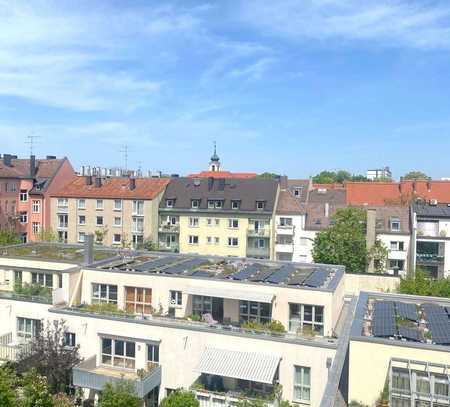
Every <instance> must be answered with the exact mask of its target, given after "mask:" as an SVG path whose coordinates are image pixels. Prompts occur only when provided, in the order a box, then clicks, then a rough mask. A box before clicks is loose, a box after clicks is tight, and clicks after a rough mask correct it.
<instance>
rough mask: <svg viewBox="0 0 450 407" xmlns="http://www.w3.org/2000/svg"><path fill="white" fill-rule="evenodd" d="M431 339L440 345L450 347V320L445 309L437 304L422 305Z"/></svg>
mask: <svg viewBox="0 0 450 407" xmlns="http://www.w3.org/2000/svg"><path fill="white" fill-rule="evenodd" d="M422 309H423V311H424V313H425V316H426V319H427V323H428V328H429V329H430V331H431V338H432V340H433V342H434V343H436V344H438V345H450V320H449V318H448V314H447V312H446V309H445V308H444V307H441V306H440V305H437V304H422Z"/></svg>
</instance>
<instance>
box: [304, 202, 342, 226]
mask: <svg viewBox="0 0 450 407" xmlns="http://www.w3.org/2000/svg"><path fill="white" fill-rule="evenodd" d="M346 206H347V205H345V204H340V203H328V202H320V203H319V202H315V203H308V204H306V221H305V229H306V230H322V229H326V228H328V227H329V226H330V225H331V224H332V219H331V218H332V216H333V215H334V214H335V213H336V211H337V210H338V209H341V208H345V207H346Z"/></svg>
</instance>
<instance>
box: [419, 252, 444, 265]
mask: <svg viewBox="0 0 450 407" xmlns="http://www.w3.org/2000/svg"><path fill="white" fill-rule="evenodd" d="M416 256H417V261H418V262H423V263H443V262H444V258H445V256H444V255H442V254H437V253H417V255H416Z"/></svg>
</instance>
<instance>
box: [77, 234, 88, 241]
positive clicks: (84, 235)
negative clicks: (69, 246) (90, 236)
mask: <svg viewBox="0 0 450 407" xmlns="http://www.w3.org/2000/svg"><path fill="white" fill-rule="evenodd" d="M85 240H86V233H84V232H78V242H80V243H83V242H84V241H85Z"/></svg>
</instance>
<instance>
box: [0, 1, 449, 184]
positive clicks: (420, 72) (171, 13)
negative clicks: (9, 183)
mask: <svg viewBox="0 0 450 407" xmlns="http://www.w3.org/2000/svg"><path fill="white" fill-rule="evenodd" d="M0 27H1V29H0V153H12V154H18V155H20V156H25V155H28V154H29V145H28V144H26V141H27V140H28V139H27V137H28V136H35V146H34V152H35V154H37V155H38V156H45V155H47V154H49V155H57V156H67V157H69V158H70V160H71V162H72V163H73V165H74V167H76V168H78V167H79V166H80V165H96V166H109V167H111V166H124V154H123V153H122V152H121V151H122V150H123V146H124V145H127V148H128V150H129V153H128V167H130V168H138V167H141V168H142V169H145V170H147V169H148V170H162V171H164V172H167V173H179V174H186V173H190V172H194V171H199V170H203V169H206V167H207V165H208V161H209V157H210V156H211V153H212V148H213V142H214V141H216V142H217V148H218V154H219V156H220V158H221V161H222V165H223V167H224V168H225V169H227V170H231V171H255V172H264V171H273V172H276V173H280V174H287V175H289V176H291V177H308V176H310V175H314V174H315V173H317V172H319V171H321V170H323V169H327V170H335V169H347V170H349V171H350V172H352V173H364V172H365V171H366V170H367V169H368V168H377V167H381V166H385V165H388V166H390V167H391V169H392V171H393V175H394V177H397V178H398V177H399V176H401V175H403V174H405V173H406V172H407V171H409V170H416V169H418V170H422V171H424V172H426V173H427V174H428V175H430V176H433V177H435V178H440V177H450V165H449V153H450V1H448V0H373V1H372V0H277V1H263V0H261V1H258V0H220V1H219V0H217V1H207V0H206V1H190V0H181V1H171V0H164V1H161V0H160V1H152V0H143V1H139V0H135V1H125V0H122V1H119V0H117V1H112V0H111V1H101V0H96V1H95V2H94V1H83V0H73V1H66V0H58V1H44V0H42V1H40V0H31V1H21V0H15V1H10V0H0Z"/></svg>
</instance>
